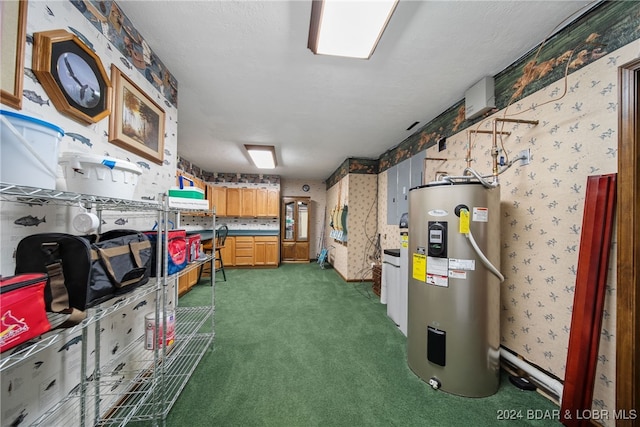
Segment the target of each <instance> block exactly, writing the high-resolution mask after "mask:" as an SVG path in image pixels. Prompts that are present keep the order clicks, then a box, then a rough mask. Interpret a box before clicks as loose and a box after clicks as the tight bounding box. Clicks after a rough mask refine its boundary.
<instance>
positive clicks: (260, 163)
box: [244, 144, 276, 169]
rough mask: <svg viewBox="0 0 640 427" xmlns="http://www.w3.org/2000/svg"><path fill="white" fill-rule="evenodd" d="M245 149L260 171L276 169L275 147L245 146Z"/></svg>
mask: <svg viewBox="0 0 640 427" xmlns="http://www.w3.org/2000/svg"><path fill="white" fill-rule="evenodd" d="M244 148H245V149H246V150H247V153H249V156H251V160H253V164H254V165H256V167H257V168H258V169H274V168H275V167H276V149H275V147H274V146H273V145H247V144H245V146H244Z"/></svg>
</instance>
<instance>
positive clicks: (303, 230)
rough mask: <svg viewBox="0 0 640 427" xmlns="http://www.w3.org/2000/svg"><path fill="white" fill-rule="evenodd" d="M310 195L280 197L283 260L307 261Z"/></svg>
mask: <svg viewBox="0 0 640 427" xmlns="http://www.w3.org/2000/svg"><path fill="white" fill-rule="evenodd" d="M310 203H311V198H310V197H283V198H282V226H281V233H282V234H281V246H282V252H281V256H282V261H283V262H309V213H310Z"/></svg>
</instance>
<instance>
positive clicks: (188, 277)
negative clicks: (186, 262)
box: [178, 267, 200, 296]
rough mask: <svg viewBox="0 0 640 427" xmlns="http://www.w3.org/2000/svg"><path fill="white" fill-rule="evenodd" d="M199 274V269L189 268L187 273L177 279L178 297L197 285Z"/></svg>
mask: <svg viewBox="0 0 640 427" xmlns="http://www.w3.org/2000/svg"><path fill="white" fill-rule="evenodd" d="M199 273H200V267H197V268H190V269H188V270H187V272H185V273H182V274H181V275H180V276H179V277H178V296H182V295H184V294H186V293H187V292H189V291H190V290H191V288H192V287H193V286H194V285H195V284H196V283H198V275H199Z"/></svg>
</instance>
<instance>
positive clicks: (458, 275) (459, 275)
mask: <svg viewBox="0 0 640 427" xmlns="http://www.w3.org/2000/svg"><path fill="white" fill-rule="evenodd" d="M449 277H451V278H452V279H466V278H467V272H466V271H463V270H449Z"/></svg>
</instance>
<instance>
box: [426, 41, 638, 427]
mask: <svg viewBox="0 0 640 427" xmlns="http://www.w3.org/2000/svg"><path fill="white" fill-rule="evenodd" d="M638 52H640V41H636V42H633V43H631V44H629V45H627V46H625V47H623V48H621V49H618V50H616V51H612V52H607V54H606V55H603V57H602V58H600V59H598V60H596V61H594V62H592V63H591V64H589V65H588V66H586V67H583V68H581V69H580V70H579V71H577V72H575V73H572V74H570V75H569V76H568V78H567V81H566V85H567V88H568V90H567V92H566V94H565V93H564V91H563V87H564V84H565V82H564V79H560V80H558V81H555V82H553V83H551V84H550V85H548V86H546V87H544V88H542V89H541V90H539V91H537V92H535V93H533V94H531V95H529V96H527V97H525V98H523V99H521V100H519V101H518V102H516V103H515V104H513V105H512V106H510V107H509V108H508V109H506V110H502V111H500V112H498V113H496V114H494V115H493V116H491V117H488V118H486V119H484V120H483V121H481V122H479V124H478V128H479V129H484V130H489V129H491V125H492V119H494V118H496V117H503V116H505V115H506V116H512V117H514V118H515V117H517V118H521V119H527V120H538V121H539V123H538V124H537V125H531V124H522V123H507V124H505V126H504V128H503V129H502V128H501V126H500V125H499V129H502V130H504V131H505V132H507V131H508V132H510V135H508V136H503V138H502V140H501V141H500V146H501V147H502V146H504V149H503V151H502V152H501V155H505V156H506V157H507V158H513V157H514V156H515V155H517V154H518V153H519V152H520V151H521V150H526V149H528V150H530V152H531V163H530V164H529V165H524V166H520V165H517V166H515V167H513V168H511V169H510V170H508V171H507V172H505V173H504V174H503V175H501V177H500V184H501V211H502V212H501V214H502V225H501V236H500V239H501V241H502V253H501V264H502V265H501V269H500V270H501V271H502V273H503V274H504V275H505V277H506V279H505V281H504V282H503V284H502V289H501V305H502V316H501V343H502V345H504V346H506V347H508V348H509V349H512V350H514V351H516V352H517V353H518V354H520V355H522V356H523V357H524V358H525V359H526V360H528V361H529V362H531V363H534V364H536V365H538V366H540V367H541V368H543V369H544V370H546V371H548V372H549V373H551V374H553V375H555V376H557V377H559V378H561V379H562V378H563V377H564V375H565V369H566V359H567V347H568V339H569V332H570V326H571V313H572V306H573V297H574V292H575V286H576V283H575V280H576V269H577V263H578V250H579V247H580V235H581V231H582V230H581V227H582V216H583V205H584V199H585V188H586V180H587V177H588V176H590V175H601V174H609V173H615V172H616V171H617V160H618V159H617V144H618V141H617V137H618V135H617V128H618V123H617V121H618V110H617V107H618V87H617V86H618V84H617V83H618V81H617V78H618V76H617V72H618V68H617V67H618V66H619V65H622V64H623V63H625V62H628V61H629V60H631V59H634V58H636V57H637V55H638ZM471 144H472V158H473V162H472V165H471V166H472V167H473V168H474V169H476V170H477V171H479V172H480V173H482V174H490V173H491V160H492V159H491V156H490V152H491V145H492V142H491V135H483V134H479V135H478V136H477V137H476V138H475V139H474V138H473V137H472V138H471ZM467 147H468V141H467V134H466V132H459V133H457V134H455V135H453V136H452V137H450V138H449V139H448V141H447V149H446V151H443V152H439V153H438V152H437V147H432V148H429V149H427V157H428V156H433V157H443V158H446V159H447V160H446V161H433V162H427V170H426V171H425V172H426V174H427V176H434V175H435V172H436V171H447V172H449V173H450V174H454V175H459V174H461V173H462V171H463V169H464V167H465V166H466V162H465V161H464V158H465V156H466V150H467ZM614 239H615V237H614ZM615 266H616V242H615V241H613V242H612V243H611V258H610V265H609V276H608V281H607V291H606V300H605V311H604V317H603V326H602V333H601V343H600V351H599V355H598V371H597V378H596V387H595V394H594V400H593V407H594V409H598V410H600V409H606V410H610V411H612V410H614V409H615V315H616V309H615V298H616V278H615ZM610 413H611V412H610ZM601 421H602V423H603V425H613V420H601Z"/></svg>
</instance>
